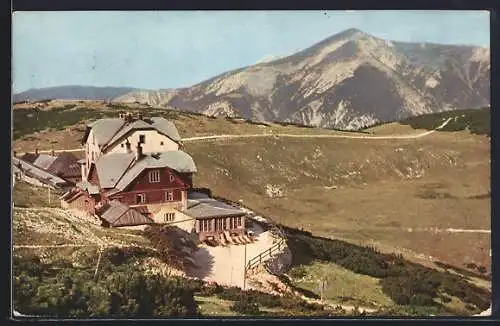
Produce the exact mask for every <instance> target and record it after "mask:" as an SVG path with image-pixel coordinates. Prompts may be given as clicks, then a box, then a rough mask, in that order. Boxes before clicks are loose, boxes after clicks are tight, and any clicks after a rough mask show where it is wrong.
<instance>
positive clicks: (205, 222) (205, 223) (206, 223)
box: [200, 220, 212, 232]
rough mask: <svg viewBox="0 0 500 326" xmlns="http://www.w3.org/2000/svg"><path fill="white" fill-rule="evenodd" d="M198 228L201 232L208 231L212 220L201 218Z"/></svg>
mask: <svg viewBox="0 0 500 326" xmlns="http://www.w3.org/2000/svg"><path fill="white" fill-rule="evenodd" d="M200 228H201V230H202V231H203V232H209V231H210V230H211V229H212V221H211V220H202V221H201V223H200Z"/></svg>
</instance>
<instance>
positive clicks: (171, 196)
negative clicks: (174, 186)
mask: <svg viewBox="0 0 500 326" xmlns="http://www.w3.org/2000/svg"><path fill="white" fill-rule="evenodd" d="M165 200H166V201H173V200H174V193H173V192H172V191H167V192H166V193H165Z"/></svg>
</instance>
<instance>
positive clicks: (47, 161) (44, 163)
mask: <svg viewBox="0 0 500 326" xmlns="http://www.w3.org/2000/svg"><path fill="white" fill-rule="evenodd" d="M56 159H57V157H56V156H50V155H47V154H40V155H38V157H37V158H36V160H35V161H34V162H33V165H35V166H38V167H39V168H40V169H44V170H47V169H48V167H49V166H50V165H51V164H52V163H53V162H54V161H55V160H56Z"/></svg>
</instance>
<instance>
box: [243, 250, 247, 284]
mask: <svg viewBox="0 0 500 326" xmlns="http://www.w3.org/2000/svg"><path fill="white" fill-rule="evenodd" d="M246 288H247V244H246V243H245V263H244V265H243V290H246Z"/></svg>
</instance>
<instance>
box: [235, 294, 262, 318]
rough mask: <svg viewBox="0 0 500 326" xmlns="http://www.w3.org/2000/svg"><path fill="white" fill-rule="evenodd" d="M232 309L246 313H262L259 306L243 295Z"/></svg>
mask: <svg viewBox="0 0 500 326" xmlns="http://www.w3.org/2000/svg"><path fill="white" fill-rule="evenodd" d="M231 310H232V311H234V312H237V313H240V314H244V315H258V314H260V309H259V306H258V305H257V304H256V303H255V302H253V301H252V300H251V299H249V298H247V297H242V298H240V299H239V300H237V301H235V302H234V303H233V305H232V306H231Z"/></svg>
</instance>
